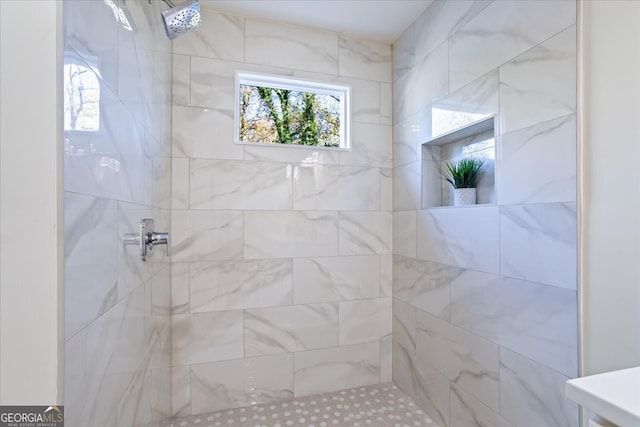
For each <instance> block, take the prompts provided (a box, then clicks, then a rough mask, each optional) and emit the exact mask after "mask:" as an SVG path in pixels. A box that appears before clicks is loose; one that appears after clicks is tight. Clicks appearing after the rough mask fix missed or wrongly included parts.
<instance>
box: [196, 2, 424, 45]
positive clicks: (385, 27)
mask: <svg viewBox="0 0 640 427" xmlns="http://www.w3.org/2000/svg"><path fill="white" fill-rule="evenodd" d="M432 1H433V0H369V1H367V0H200V5H201V7H202V8H206V9H213V10H219V11H223V12H228V13H233V14H237V15H244V16H249V17H253V18H261V19H266V20H270V21H280V22H288V23H292V24H298V25H304V26H308V27H315V28H320V29H323V30H329V31H334V32H337V33H342V34H349V35H354V36H357V37H361V38H365V39H369V40H377V41H382V42H386V43H392V42H394V41H395V40H396V39H397V38H398V37H399V36H400V35H401V34H402V33H403V32H404V30H406V29H407V27H409V25H411V23H412V22H413V21H415V19H416V18H417V17H418V15H420V13H422V11H423V10H424V9H426V8H427V6H429V4H431V2H432Z"/></svg>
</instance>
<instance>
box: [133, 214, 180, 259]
mask: <svg viewBox="0 0 640 427" xmlns="http://www.w3.org/2000/svg"><path fill="white" fill-rule="evenodd" d="M154 227H155V223H154V221H153V219H151V218H143V219H142V220H141V221H140V229H139V232H138V233H125V234H124V235H123V236H122V251H123V252H124V254H125V255H126V251H127V246H129V245H136V246H138V247H139V248H140V259H141V260H142V261H146V260H147V257H149V256H151V255H152V253H153V252H152V251H153V248H154V247H155V246H158V245H165V246H166V248H167V256H169V233H168V232H156V231H155V230H154Z"/></svg>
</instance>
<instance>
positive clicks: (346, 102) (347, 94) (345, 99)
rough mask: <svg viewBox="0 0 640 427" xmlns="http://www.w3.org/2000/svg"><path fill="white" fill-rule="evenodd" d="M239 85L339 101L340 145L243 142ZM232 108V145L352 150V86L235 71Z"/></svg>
mask: <svg viewBox="0 0 640 427" xmlns="http://www.w3.org/2000/svg"><path fill="white" fill-rule="evenodd" d="M240 85H249V86H262V87H269V88H274V89H287V90H294V91H301V92H310V93H317V94H321V95H333V96H338V97H339V98H340V146H339V147H325V146H321V145H301V144H281V143H266V142H252V141H243V140H241V139H240ZM234 92H235V106H234V114H233V116H234V117H233V132H234V143H236V144H240V145H253V146H259V147H291V148H304V149H312V150H331V151H351V86H350V85H347V84H334V83H327V82H320V81H309V80H302V79H298V78H294V77H289V76H278V75H272V74H262V73H255V72H247V71H239V70H238V71H236V77H235V90H234Z"/></svg>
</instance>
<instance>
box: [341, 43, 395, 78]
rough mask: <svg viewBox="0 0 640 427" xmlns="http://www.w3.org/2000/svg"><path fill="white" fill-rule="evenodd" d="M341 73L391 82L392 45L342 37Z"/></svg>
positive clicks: (342, 74)
mask: <svg viewBox="0 0 640 427" xmlns="http://www.w3.org/2000/svg"><path fill="white" fill-rule="evenodd" d="M339 43H340V48H339V64H340V70H339V71H340V75H341V76H349V77H358V78H362V79H368V80H376V81H380V82H387V83H391V46H389V45H387V44H384V43H379V42H373V41H367V40H357V39H350V38H345V37H340V42H339Z"/></svg>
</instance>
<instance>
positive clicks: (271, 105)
mask: <svg viewBox="0 0 640 427" xmlns="http://www.w3.org/2000/svg"><path fill="white" fill-rule="evenodd" d="M350 94H351V89H350V87H348V86H340V85H334V84H327V83H318V82H309V81H302V80H297V79H290V78H283V77H279V76H267V75H258V74H248V73H242V72H238V73H236V114H235V117H236V126H235V130H236V142H239V143H249V144H252V143H254V144H277V145H279V144H286V145H292V146H312V147H325V148H333V149H348V148H349V123H348V121H349V99H350Z"/></svg>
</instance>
